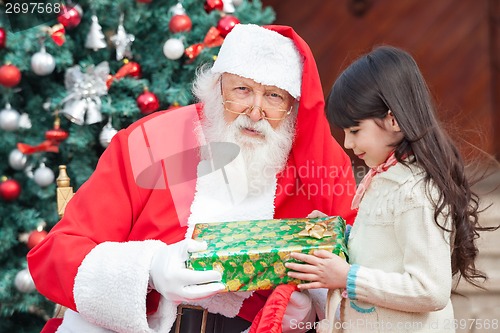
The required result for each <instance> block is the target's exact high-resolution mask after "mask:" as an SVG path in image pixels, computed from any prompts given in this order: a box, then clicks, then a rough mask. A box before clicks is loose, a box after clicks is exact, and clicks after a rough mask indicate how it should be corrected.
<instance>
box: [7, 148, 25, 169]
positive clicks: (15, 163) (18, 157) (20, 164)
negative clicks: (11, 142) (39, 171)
mask: <svg viewBox="0 0 500 333" xmlns="http://www.w3.org/2000/svg"><path fill="white" fill-rule="evenodd" d="M26 162H28V157H27V156H26V155H24V154H23V153H21V152H20V151H19V149H13V150H12V151H11V152H10V154H9V165H10V167H11V168H12V169H14V170H22V169H24V168H25V167H26Z"/></svg>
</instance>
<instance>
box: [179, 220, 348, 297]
mask: <svg viewBox="0 0 500 333" xmlns="http://www.w3.org/2000/svg"><path fill="white" fill-rule="evenodd" d="M311 226H316V227H314V228H313V229H312V230H308V228H310V227H311ZM345 226H346V225H345V221H344V220H343V219H342V218H340V217H338V216H333V217H321V218H313V219H307V218H302V219H276V220H255V221H238V222H221V223H198V224H196V225H195V228H194V232H193V239H196V240H204V241H206V242H207V243H208V248H207V250H205V251H201V252H194V253H191V254H190V257H189V259H188V261H187V267H188V268H191V269H194V270H202V271H203V270H212V269H213V270H217V271H220V272H221V273H222V282H223V283H225V285H226V291H250V290H266V289H272V288H274V287H276V286H277V285H279V284H299V283H300V282H302V281H300V280H297V279H292V278H290V277H288V276H287V272H288V269H287V268H285V265H284V264H285V262H288V261H296V260H294V259H292V258H290V252H302V253H309V254H312V252H313V251H314V250H317V249H323V250H327V251H330V252H333V253H335V254H337V255H339V256H341V257H342V258H344V259H345V257H346V255H347V248H346V245H345V240H344V231H345ZM325 227H326V229H325ZM315 230H320V234H321V233H322V232H321V231H323V230H324V231H325V232H324V235H325V236H324V237H323V238H321V239H318V238H315V237H320V236H321V235H319V236H318V234H317V231H315ZM299 234H302V235H299ZM310 235H312V236H310ZM328 235H331V236H328Z"/></svg>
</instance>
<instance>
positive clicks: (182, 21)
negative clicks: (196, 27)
mask: <svg viewBox="0 0 500 333" xmlns="http://www.w3.org/2000/svg"><path fill="white" fill-rule="evenodd" d="M192 26H193V22H191V18H190V17H189V16H187V15H185V14H178V15H174V16H172V18H171V19H170V22H169V23H168V28H169V29H170V31H172V32H173V33H178V32H185V31H189V30H191V27H192Z"/></svg>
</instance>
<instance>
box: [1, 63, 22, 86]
mask: <svg viewBox="0 0 500 333" xmlns="http://www.w3.org/2000/svg"><path fill="white" fill-rule="evenodd" d="M19 82H21V71H20V70H19V68H17V67H16V66H14V65H10V64H9V65H3V66H1V67H0V84H1V85H2V86H5V87H9V88H12V87H14V86H17V85H18V84H19Z"/></svg>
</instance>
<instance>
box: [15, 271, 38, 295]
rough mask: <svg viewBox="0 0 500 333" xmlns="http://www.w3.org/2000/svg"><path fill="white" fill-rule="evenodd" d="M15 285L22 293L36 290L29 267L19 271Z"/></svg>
mask: <svg viewBox="0 0 500 333" xmlns="http://www.w3.org/2000/svg"><path fill="white" fill-rule="evenodd" d="M14 285H15V286H16V288H17V290H19V291H20V292H22V293H30V292H32V291H35V290H36V287H35V282H33V278H32V277H31V274H30V271H29V270H28V269H27V268H25V269H23V270H21V271H19V272H17V274H16V278H15V279H14Z"/></svg>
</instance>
